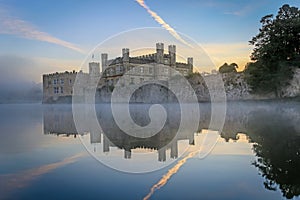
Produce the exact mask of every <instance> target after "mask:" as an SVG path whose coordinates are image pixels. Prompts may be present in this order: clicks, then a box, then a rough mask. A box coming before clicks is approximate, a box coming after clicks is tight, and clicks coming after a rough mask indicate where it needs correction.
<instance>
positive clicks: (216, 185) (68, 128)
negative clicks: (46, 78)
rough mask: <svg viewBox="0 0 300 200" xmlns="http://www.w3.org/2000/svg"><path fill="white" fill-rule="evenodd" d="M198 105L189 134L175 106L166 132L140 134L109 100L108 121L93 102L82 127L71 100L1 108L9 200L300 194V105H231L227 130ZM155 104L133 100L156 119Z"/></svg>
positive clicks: (2, 183)
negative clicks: (125, 127) (125, 126)
mask: <svg viewBox="0 0 300 200" xmlns="http://www.w3.org/2000/svg"><path fill="white" fill-rule="evenodd" d="M190 106H199V107H200V112H201V117H200V120H199V122H197V123H198V124H199V128H198V129H197V131H195V132H191V131H189V128H188V127H187V128H186V129H184V130H183V131H180V133H179V131H178V129H179V123H180V120H181V118H180V116H178V113H179V112H180V109H179V108H178V107H177V106H176V105H166V106H165V108H166V114H167V120H166V123H165V125H164V127H163V128H162V129H161V130H160V131H159V133H157V134H156V135H154V136H152V137H150V138H136V137H134V135H127V134H125V133H124V132H123V131H122V130H121V129H120V128H119V127H118V126H117V124H116V122H115V121H114V120H113V116H112V113H111V110H110V107H109V106H108V105H98V106H97V108H96V113H95V114H96V115H95V116H96V118H97V120H98V121H99V124H100V126H101V128H100V126H99V127H98V126H95V125H94V123H93V119H92V117H91V116H92V115H91V111H90V110H89V109H86V108H83V110H82V113H83V115H82V116H83V117H82V119H81V120H82V122H84V124H85V126H80V127H76V126H75V124H74V121H73V115H72V107H71V106H70V105H38V104H37V105H0V134H1V139H0V199H143V198H145V199H147V198H148V199H251V200H252V199H284V198H289V199H291V198H294V199H300V196H299V195H300V173H299V169H300V125H299V123H300V104H299V103H297V102H294V103H292V102H288V103H270V102H269V103H266V102H265V103H264V102H261V103H258V102H256V103H229V104H228V105H227V116H226V120H225V124H224V129H223V130H222V132H218V130H214V129H213V128H211V127H210V126H209V122H210V117H211V115H210V104H200V105H190ZM148 109H149V105H131V106H130V114H131V117H132V119H133V121H134V122H135V123H136V124H138V125H140V126H146V125H147V124H149V122H150V118H149V115H148ZM157 120H158V121H159V120H160V118H157ZM190 120H193V119H190ZM77 126H78V125H77ZM137 134H143V131H139V132H138V133H137ZM200 150H201V151H200ZM133 172H136V173H133ZM138 172H139V173H138Z"/></svg>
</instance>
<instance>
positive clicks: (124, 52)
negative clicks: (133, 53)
mask: <svg viewBox="0 0 300 200" xmlns="http://www.w3.org/2000/svg"><path fill="white" fill-rule="evenodd" d="M122 56H123V62H126V63H128V62H129V49H128V48H123V49H122Z"/></svg>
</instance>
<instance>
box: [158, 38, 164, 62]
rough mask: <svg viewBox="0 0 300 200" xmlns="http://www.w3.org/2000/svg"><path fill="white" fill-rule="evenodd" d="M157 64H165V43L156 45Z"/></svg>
mask: <svg viewBox="0 0 300 200" xmlns="http://www.w3.org/2000/svg"><path fill="white" fill-rule="evenodd" d="M156 62H157V63H158V64H163V63H164V43H156Z"/></svg>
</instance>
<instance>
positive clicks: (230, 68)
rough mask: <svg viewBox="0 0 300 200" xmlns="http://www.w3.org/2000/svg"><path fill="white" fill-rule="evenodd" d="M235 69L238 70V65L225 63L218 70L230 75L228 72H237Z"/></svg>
mask: <svg viewBox="0 0 300 200" xmlns="http://www.w3.org/2000/svg"><path fill="white" fill-rule="evenodd" d="M236 68H238V65H237V64H236V63H231V64H230V65H228V64H227V63H224V64H223V65H222V66H221V67H220V68H219V72H220V73H230V72H237V71H236Z"/></svg>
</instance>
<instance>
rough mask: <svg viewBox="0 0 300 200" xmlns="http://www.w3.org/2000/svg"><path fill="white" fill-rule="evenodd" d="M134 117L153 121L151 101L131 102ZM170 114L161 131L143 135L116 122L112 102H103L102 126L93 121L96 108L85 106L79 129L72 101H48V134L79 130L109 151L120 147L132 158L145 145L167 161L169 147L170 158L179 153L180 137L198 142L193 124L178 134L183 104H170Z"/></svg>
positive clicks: (100, 110) (141, 121) (140, 122)
mask: <svg viewBox="0 0 300 200" xmlns="http://www.w3.org/2000/svg"><path fill="white" fill-rule="evenodd" d="M130 107H131V108H130V112H131V117H132V119H133V120H134V122H135V123H137V124H138V125H140V126H145V125H147V124H148V123H149V122H150V118H149V116H148V114H147V113H148V111H149V107H150V105H147V106H145V105H133V106H130ZM165 109H166V110H167V113H168V117H167V121H166V123H165V125H164V127H163V128H162V130H161V131H160V132H158V133H157V134H156V135H154V136H152V137H148V138H139V137H134V136H131V135H128V134H126V133H125V132H123V131H122V130H121V129H120V128H119V127H118V125H117V124H116V123H115V121H114V119H113V116H112V112H111V108H110V105H108V104H103V105H100V106H99V107H98V106H97V108H96V114H97V120H98V122H99V124H100V126H101V128H100V126H95V125H93V124H91V123H90V120H88V119H90V118H91V115H92V113H91V112H92V111H91V109H89V108H86V107H84V106H83V108H82V112H83V113H84V114H83V115H84V117H83V118H84V120H86V121H85V123H83V124H85V125H86V126H85V127H84V128H81V131H78V127H77V128H76V126H75V123H74V118H73V113H72V107H71V106H70V105H47V106H45V108H44V115H43V120H44V134H55V135H57V136H67V137H69V136H73V137H75V138H76V137H77V135H78V134H80V135H82V136H84V135H89V138H90V143H91V144H100V143H102V152H103V153H105V152H109V151H110V148H111V147H117V148H118V149H122V150H123V151H124V158H126V159H129V158H131V156H132V155H131V153H132V150H133V149H144V150H150V151H157V153H158V161H162V162H163V161H166V159H167V150H170V158H173V159H175V158H177V157H178V141H180V140H187V141H188V143H189V144H190V145H194V133H195V131H189V127H187V128H185V129H184V131H183V132H181V133H180V134H177V131H178V128H179V123H180V120H181V118H180V117H178V115H179V114H180V110H179V107H178V106H176V105H173V106H171V107H169V106H166V107H165Z"/></svg>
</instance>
